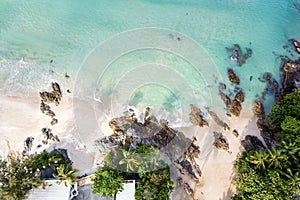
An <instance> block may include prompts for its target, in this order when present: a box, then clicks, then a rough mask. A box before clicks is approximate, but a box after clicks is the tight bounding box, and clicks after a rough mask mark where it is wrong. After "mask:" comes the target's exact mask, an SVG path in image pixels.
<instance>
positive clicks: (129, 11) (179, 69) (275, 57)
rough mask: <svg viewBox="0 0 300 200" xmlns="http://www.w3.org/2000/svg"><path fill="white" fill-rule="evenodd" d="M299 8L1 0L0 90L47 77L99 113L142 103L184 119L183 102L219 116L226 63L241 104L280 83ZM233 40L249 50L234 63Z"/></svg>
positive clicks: (283, 1)
mask: <svg viewBox="0 0 300 200" xmlns="http://www.w3.org/2000/svg"><path fill="white" fill-rule="evenodd" d="M299 9H300V1H298V0H140V1H138V0H127V1H124V0H123V1H121V0H85V1H79V0H51V1H50V0H44V1H39V0H29V1H28V0H26V1H25V0H1V1H0V92H1V95H13V96H19V95H37V91H39V90H40V89H42V88H45V87H46V86H47V85H49V80H52V79H54V80H57V81H58V82H59V83H61V85H62V88H63V90H64V92H65V91H66V89H71V91H72V94H74V97H75V98H80V99H81V100H85V101H89V102H91V103H92V104H95V103H97V105H98V104H99V107H100V109H101V110H102V112H103V113H104V114H106V115H107V116H115V115H119V114H120V113H121V112H123V111H124V110H125V108H126V106H127V105H132V106H136V107H138V108H140V109H141V108H144V107H146V106H151V107H152V108H154V110H155V111H154V112H156V114H157V115H160V116H161V117H167V118H169V119H170V121H171V122H173V123H174V124H176V123H186V122H187V121H188V113H189V112H190V110H189V104H191V103H193V104H195V105H197V106H199V107H210V108H212V109H213V110H214V111H215V112H217V113H218V114H220V115H224V113H225V112H224V105H223V103H222V102H221V100H220V97H219V95H218V90H217V87H218V83H219V82H221V81H222V82H225V83H226V84H227V86H228V89H227V92H228V94H229V93H230V92H231V91H233V89H234V87H233V86H232V85H230V83H229V81H228V78H227V68H229V67H230V68H233V69H234V70H235V72H236V74H237V75H238V76H239V77H240V79H241V85H240V87H241V88H243V90H244V91H245V94H246V102H245V103H244V104H243V106H244V107H246V108H247V107H249V108H250V106H251V104H252V101H253V100H254V99H256V98H257V95H260V94H261V92H262V91H263V90H264V88H265V86H266V84H265V83H262V82H260V81H259V80H258V78H259V77H262V75H263V73H264V72H271V73H272V74H273V77H275V78H276V79H277V81H280V79H279V67H280V62H281V61H280V58H279V55H289V56H290V57H291V58H295V57H293V56H292V55H290V54H288V53H287V52H286V50H285V49H283V45H286V44H288V39H290V38H295V39H300V32H299V30H300V10H299ZM233 44H239V45H240V46H241V48H242V51H244V52H245V48H251V49H252V51H253V55H252V57H250V58H249V59H248V60H247V61H246V63H245V64H244V65H243V66H241V67H239V66H237V65H236V64H235V63H234V62H233V61H231V60H230V59H229V55H230V54H229V53H228V52H227V51H226V49H225V48H226V47H232V46H233ZM294 56H295V55H294ZM65 73H67V74H68V75H69V76H70V78H66V77H65ZM251 76H252V77H253V79H252V80H250V77H251ZM269 101H270V102H271V101H272V100H270V99H269ZM266 104H268V100H267V101H266Z"/></svg>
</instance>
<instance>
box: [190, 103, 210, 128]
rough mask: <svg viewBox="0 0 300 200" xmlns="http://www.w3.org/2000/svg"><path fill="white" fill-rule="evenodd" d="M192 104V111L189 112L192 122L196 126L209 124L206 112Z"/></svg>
mask: <svg viewBox="0 0 300 200" xmlns="http://www.w3.org/2000/svg"><path fill="white" fill-rule="evenodd" d="M190 106H191V113H190V114H189V118H190V122H191V123H192V124H193V125H194V126H200V127H203V126H208V122H207V120H206V119H205V117H204V113H203V112H202V111H201V110H200V108H197V107H196V106H194V105H193V104H191V105H190Z"/></svg>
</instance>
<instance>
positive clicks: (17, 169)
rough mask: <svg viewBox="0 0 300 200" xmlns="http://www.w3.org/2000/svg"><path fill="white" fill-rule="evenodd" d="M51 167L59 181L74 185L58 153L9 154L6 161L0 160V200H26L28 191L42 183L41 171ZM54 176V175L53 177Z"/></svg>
mask: <svg viewBox="0 0 300 200" xmlns="http://www.w3.org/2000/svg"><path fill="white" fill-rule="evenodd" d="M47 167H51V168H52V169H53V171H54V172H55V173H56V168H58V170H57V172H58V175H57V178H60V179H61V181H63V180H68V181H70V183H74V181H75V180H76V178H75V176H74V174H75V173H76V172H77V170H72V169H71V166H70V165H69V164H67V163H66V162H65V161H64V159H63V156H62V155H61V154H59V153H54V152H51V153H48V152H46V151H44V152H42V153H41V154H38V155H34V156H29V157H28V156H24V155H16V154H10V155H9V156H8V157H7V159H6V160H0V199H3V200H20V199H26V196H27V195H28V193H29V191H30V190H31V189H33V188H36V187H38V186H40V185H41V184H42V183H43V180H42V179H41V171H43V170H44V169H45V168H47ZM54 176H56V175H54Z"/></svg>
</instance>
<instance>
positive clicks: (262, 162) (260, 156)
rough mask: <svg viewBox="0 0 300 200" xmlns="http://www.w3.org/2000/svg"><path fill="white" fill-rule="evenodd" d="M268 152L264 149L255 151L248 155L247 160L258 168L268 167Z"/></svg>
mask: <svg viewBox="0 0 300 200" xmlns="http://www.w3.org/2000/svg"><path fill="white" fill-rule="evenodd" d="M267 159H268V154H266V153H265V152H264V151H259V150H258V151H254V153H253V155H250V156H249V157H246V160H247V161H248V162H250V163H252V164H254V165H255V168H256V169H266V161H267Z"/></svg>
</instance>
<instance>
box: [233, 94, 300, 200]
mask: <svg viewBox="0 0 300 200" xmlns="http://www.w3.org/2000/svg"><path fill="white" fill-rule="evenodd" d="M267 120H268V122H269V123H270V125H271V128H272V129H273V131H275V132H276V137H277V144H276V147H274V148H273V149H267V150H266V151H259V150H247V151H245V152H243V154H242V155H241V156H240V157H239V158H238V160H237V161H236V163H235V168H236V170H237V176H236V179H235V184H236V187H237V194H236V195H235V196H234V197H233V199H235V200H238V199H245V200H246V199H247V200H248V199H260V200H268V199H270V200H271V199H272V200H274V199H275V200H276V199H278V200H286V199H299V198H300V197H299V195H300V90H299V91H295V92H294V93H292V94H287V95H286V96H285V97H284V99H283V100H282V101H280V102H277V103H276V104H275V105H274V106H273V107H272V111H271V113H270V114H269V115H268V116H267Z"/></svg>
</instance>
